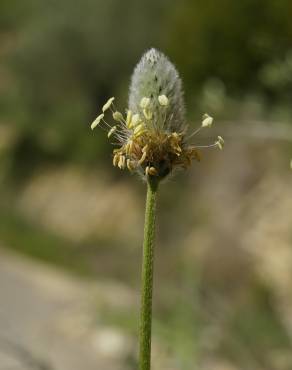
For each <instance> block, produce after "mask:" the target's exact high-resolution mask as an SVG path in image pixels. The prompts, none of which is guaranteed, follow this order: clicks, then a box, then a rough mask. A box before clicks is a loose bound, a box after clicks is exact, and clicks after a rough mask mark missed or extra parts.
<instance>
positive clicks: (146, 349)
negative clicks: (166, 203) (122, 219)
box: [139, 180, 158, 370]
mask: <svg viewBox="0 0 292 370" xmlns="http://www.w3.org/2000/svg"><path fill="white" fill-rule="evenodd" d="M157 188H158V181H153V180H152V181H151V180H149V181H148V184H147V198H146V211H145V225H144V243H143V263H142V297H141V317H140V357H139V360H140V361H139V369H140V370H150V366H151V326H152V288H153V259H154V239H155V215H156V195H157Z"/></svg>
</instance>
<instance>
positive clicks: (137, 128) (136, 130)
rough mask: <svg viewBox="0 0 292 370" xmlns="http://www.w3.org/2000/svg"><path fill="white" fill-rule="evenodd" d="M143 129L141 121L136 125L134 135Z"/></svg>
mask: <svg viewBox="0 0 292 370" xmlns="http://www.w3.org/2000/svg"><path fill="white" fill-rule="evenodd" d="M144 129H145V127H144V124H143V123H141V124H140V125H138V126H136V127H135V129H134V135H137V134H139V133H140V132H141V131H143V130H144Z"/></svg>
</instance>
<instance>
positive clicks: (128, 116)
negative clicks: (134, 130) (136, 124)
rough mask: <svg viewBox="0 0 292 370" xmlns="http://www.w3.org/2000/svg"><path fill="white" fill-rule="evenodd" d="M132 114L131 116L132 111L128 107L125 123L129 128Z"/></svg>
mask: <svg viewBox="0 0 292 370" xmlns="http://www.w3.org/2000/svg"><path fill="white" fill-rule="evenodd" d="M132 116H133V113H132V111H131V110H130V109H129V110H128V112H127V119H126V125H127V127H128V128H131V123H132Z"/></svg>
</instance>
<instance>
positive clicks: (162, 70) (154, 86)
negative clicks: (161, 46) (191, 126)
mask: <svg viewBox="0 0 292 370" xmlns="http://www.w3.org/2000/svg"><path fill="white" fill-rule="evenodd" d="M145 96H148V97H150V102H149V106H148V107H147V108H149V110H150V111H151V112H152V113H153V116H154V118H155V117H156V119H158V117H159V113H160V111H161V105H166V104H167V103H168V107H167V108H168V109H167V111H166V115H167V116H166V119H165V121H164V122H163V124H164V125H165V126H166V127H165V129H168V130H170V131H183V130H184V127H185V107H184V99H183V91H182V83H181V79H180V78H179V75H178V72H177V70H176V68H175V67H174V65H173V64H172V63H171V62H170V61H169V60H168V58H167V57H166V56H165V55H164V54H163V53H161V52H160V51H158V50H156V49H151V50H149V51H148V52H146V53H145V54H144V55H143V57H142V59H141V60H140V62H139V63H138V64H137V66H136V68H135V70H134V73H133V76H132V81H131V86H130V94H129V108H130V109H131V110H132V111H133V112H139V111H140V109H141V107H140V102H141V100H142V99H143V98H144V97H145ZM158 97H160V99H158ZM165 98H166V99H165ZM161 101H162V103H163V104H161Z"/></svg>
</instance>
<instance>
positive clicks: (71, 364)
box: [0, 248, 129, 370]
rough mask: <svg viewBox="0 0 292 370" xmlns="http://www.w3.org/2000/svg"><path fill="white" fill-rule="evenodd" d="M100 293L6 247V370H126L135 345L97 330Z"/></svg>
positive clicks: (0, 354)
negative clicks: (124, 358)
mask: <svg viewBox="0 0 292 370" xmlns="http://www.w3.org/2000/svg"><path fill="white" fill-rule="evenodd" d="M98 292H99V288H96V286H94V287H93V286H92V285H91V284H90V283H87V282H84V281H79V280H78V279H75V278H73V277H71V276H67V275H66V274H63V273H61V272H59V271H55V270H54V269H53V268H49V267H47V266H43V265H41V264H38V263H36V262H32V261H31V260H27V259H24V258H22V257H20V256H18V255H14V254H10V252H9V253H8V252H7V251H5V250H3V249H1V248H0V370H81V369H82V370H93V369H94V370H120V369H121V370H124V369H125V367H121V363H123V361H122V360H121V358H118V357H119V355H121V353H122V354H123V356H124V354H125V347H124V346H125V345H127V343H128V344H129V342H127V340H126V338H125V337H123V334H122V333H118V332H116V331H114V330H113V329H112V330H109V329H108V328H105V327H103V328H101V331H99V330H97V325H96V323H97V322H98V316H97V309H96V307H97V306H96V299H97V297H98ZM92 297H94V299H93V298H92ZM103 334H104V337H103V336H102V335H103ZM127 348H128V349H129V346H128V347H127Z"/></svg>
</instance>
